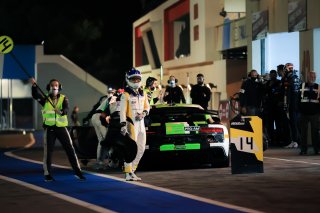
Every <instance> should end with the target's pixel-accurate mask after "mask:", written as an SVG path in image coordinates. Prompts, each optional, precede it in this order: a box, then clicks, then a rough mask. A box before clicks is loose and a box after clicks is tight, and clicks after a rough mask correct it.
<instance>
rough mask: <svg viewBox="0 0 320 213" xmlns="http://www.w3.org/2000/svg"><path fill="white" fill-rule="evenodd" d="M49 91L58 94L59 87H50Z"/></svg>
mask: <svg viewBox="0 0 320 213" xmlns="http://www.w3.org/2000/svg"><path fill="white" fill-rule="evenodd" d="M49 93H50V94H52V95H54V96H57V95H58V93H59V89H58V87H50V91H49Z"/></svg>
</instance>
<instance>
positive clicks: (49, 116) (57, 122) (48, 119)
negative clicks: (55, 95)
mask: <svg viewBox="0 0 320 213" xmlns="http://www.w3.org/2000/svg"><path fill="white" fill-rule="evenodd" d="M64 97H65V96H64V95H62V94H60V97H59V99H58V103H57V105H56V108H57V109H59V110H62V103H63V100H64ZM48 99H49V100H50V101H51V103H53V101H52V100H51V99H50V97H48ZM42 119H43V123H44V124H45V125H47V126H57V127H65V126H68V116H67V115H60V114H57V113H56V112H55V111H54V107H53V106H52V105H51V104H50V102H49V101H46V103H45V104H44V106H43V108H42Z"/></svg>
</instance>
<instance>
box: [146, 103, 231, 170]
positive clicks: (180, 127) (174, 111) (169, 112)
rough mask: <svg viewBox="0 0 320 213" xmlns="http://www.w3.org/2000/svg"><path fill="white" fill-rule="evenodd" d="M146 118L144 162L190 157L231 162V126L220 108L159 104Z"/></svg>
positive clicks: (222, 164)
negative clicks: (221, 118) (218, 112)
mask: <svg viewBox="0 0 320 213" xmlns="http://www.w3.org/2000/svg"><path fill="white" fill-rule="evenodd" d="M146 121H147V122H146V131H147V143H146V151H145V153H144V157H143V158H142V162H141V163H143V164H144V165H145V164H148V165H153V163H154V162H164V161H165V160H169V162H170V160H173V161H172V162H176V161H174V160H177V159H178V160H179V159H186V160H191V161H193V162H199V163H210V164H211V165H212V166H214V167H228V166H229V155H230V153H229V145H230V144H229V134H228V129H227V128H226V127H225V126H224V125H222V124H221V123H220V119H219V117H218V115H217V112H216V111H205V110H203V108H202V107H201V106H199V105H195V104H175V105H168V104H159V105H152V108H151V109H150V113H149V117H148V119H147V120H146ZM184 162H186V161H184Z"/></svg>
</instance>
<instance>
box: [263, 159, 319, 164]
mask: <svg viewBox="0 0 320 213" xmlns="http://www.w3.org/2000/svg"><path fill="white" fill-rule="evenodd" d="M264 158H266V159H271V160H280V161H286V162H290V163H303V164H310V165H317V166H320V163H313V162H308V161H299V160H289V159H285V158H273V157H264Z"/></svg>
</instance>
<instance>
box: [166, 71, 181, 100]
mask: <svg viewBox="0 0 320 213" xmlns="http://www.w3.org/2000/svg"><path fill="white" fill-rule="evenodd" d="M177 83H178V79H176V78H175V77H174V76H170V77H169V80H168V84H169V87H167V89H166V91H165V92H164V97H163V101H165V102H167V103H168V104H175V103H176V104H180V103H181V102H182V103H184V104H185V103H186V99H185V98H184V95H183V91H182V89H181V88H180V87H179V86H177Z"/></svg>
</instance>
